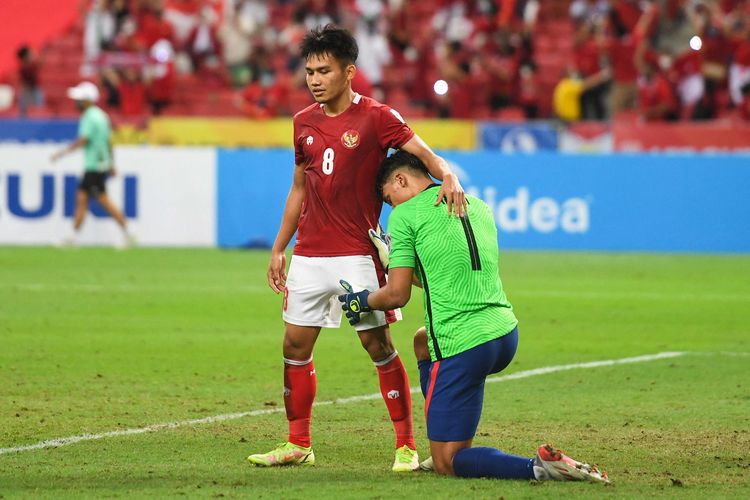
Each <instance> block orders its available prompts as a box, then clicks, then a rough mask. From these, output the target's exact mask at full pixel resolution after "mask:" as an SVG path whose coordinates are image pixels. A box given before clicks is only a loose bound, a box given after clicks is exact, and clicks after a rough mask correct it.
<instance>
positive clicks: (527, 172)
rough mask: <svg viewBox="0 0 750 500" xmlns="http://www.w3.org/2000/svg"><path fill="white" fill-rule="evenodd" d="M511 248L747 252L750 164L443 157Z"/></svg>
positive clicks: (745, 160)
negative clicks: (490, 213)
mask: <svg viewBox="0 0 750 500" xmlns="http://www.w3.org/2000/svg"><path fill="white" fill-rule="evenodd" d="M445 157H446V158H447V159H448V160H450V161H451V162H453V163H454V165H455V167H456V170H457V171H458V172H460V175H461V177H462V184H463V185H464V188H465V189H466V190H467V191H468V192H470V193H472V194H474V195H477V196H479V197H480V198H482V199H483V200H484V201H485V202H486V203H487V204H488V205H490V207H491V209H492V211H493V212H494V214H495V220H496V222H497V225H498V229H499V240H500V245H501V246H502V247H505V248H530V249H532V248H539V249H592V250H644V251H690V252H693V251H694V252H702V251H711V252H713V251H719V252H748V251H750V199H748V186H750V168H749V167H750V157H748V156H731V155H700V156H697V155H689V154H687V155H640V154H639V155H616V154H613V155H602V156H582V155H558V154H537V155H500V154H491V153H475V154H462V153H446V154H445Z"/></svg>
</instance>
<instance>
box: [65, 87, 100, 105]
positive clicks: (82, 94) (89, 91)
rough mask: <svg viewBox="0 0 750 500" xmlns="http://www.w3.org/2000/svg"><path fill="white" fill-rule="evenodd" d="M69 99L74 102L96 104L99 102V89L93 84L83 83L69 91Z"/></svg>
mask: <svg viewBox="0 0 750 500" xmlns="http://www.w3.org/2000/svg"><path fill="white" fill-rule="evenodd" d="M68 97H69V98H71V99H73V100H74V101H89V102H96V101H98V100H99V89H98V88H97V87H96V85H94V84H93V83H91V82H81V83H79V84H78V85H76V86H75V87H70V88H69V89H68Z"/></svg>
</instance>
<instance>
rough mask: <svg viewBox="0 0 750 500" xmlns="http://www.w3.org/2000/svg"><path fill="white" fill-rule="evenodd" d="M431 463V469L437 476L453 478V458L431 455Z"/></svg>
mask: <svg viewBox="0 0 750 500" xmlns="http://www.w3.org/2000/svg"><path fill="white" fill-rule="evenodd" d="M432 463H433V467H434V469H435V472H436V473H437V474H440V475H443V476H454V475H455V472H453V456H448V455H444V456H441V455H438V456H436V455H433V456H432Z"/></svg>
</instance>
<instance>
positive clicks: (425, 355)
mask: <svg viewBox="0 0 750 500" xmlns="http://www.w3.org/2000/svg"><path fill="white" fill-rule="evenodd" d="M414 355H415V356H416V357H417V361H421V360H423V359H430V349H429V347H428V346H427V329H426V328H425V327H422V328H420V329H419V330H417V333H415V334H414Z"/></svg>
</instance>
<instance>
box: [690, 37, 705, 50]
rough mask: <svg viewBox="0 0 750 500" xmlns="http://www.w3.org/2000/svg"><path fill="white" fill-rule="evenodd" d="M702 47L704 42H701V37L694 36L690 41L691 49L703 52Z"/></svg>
mask: <svg viewBox="0 0 750 500" xmlns="http://www.w3.org/2000/svg"><path fill="white" fill-rule="evenodd" d="M701 47H703V40H701V37H699V36H698V35H694V36H693V38H691V39H690V48H691V49H693V50H701Z"/></svg>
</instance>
